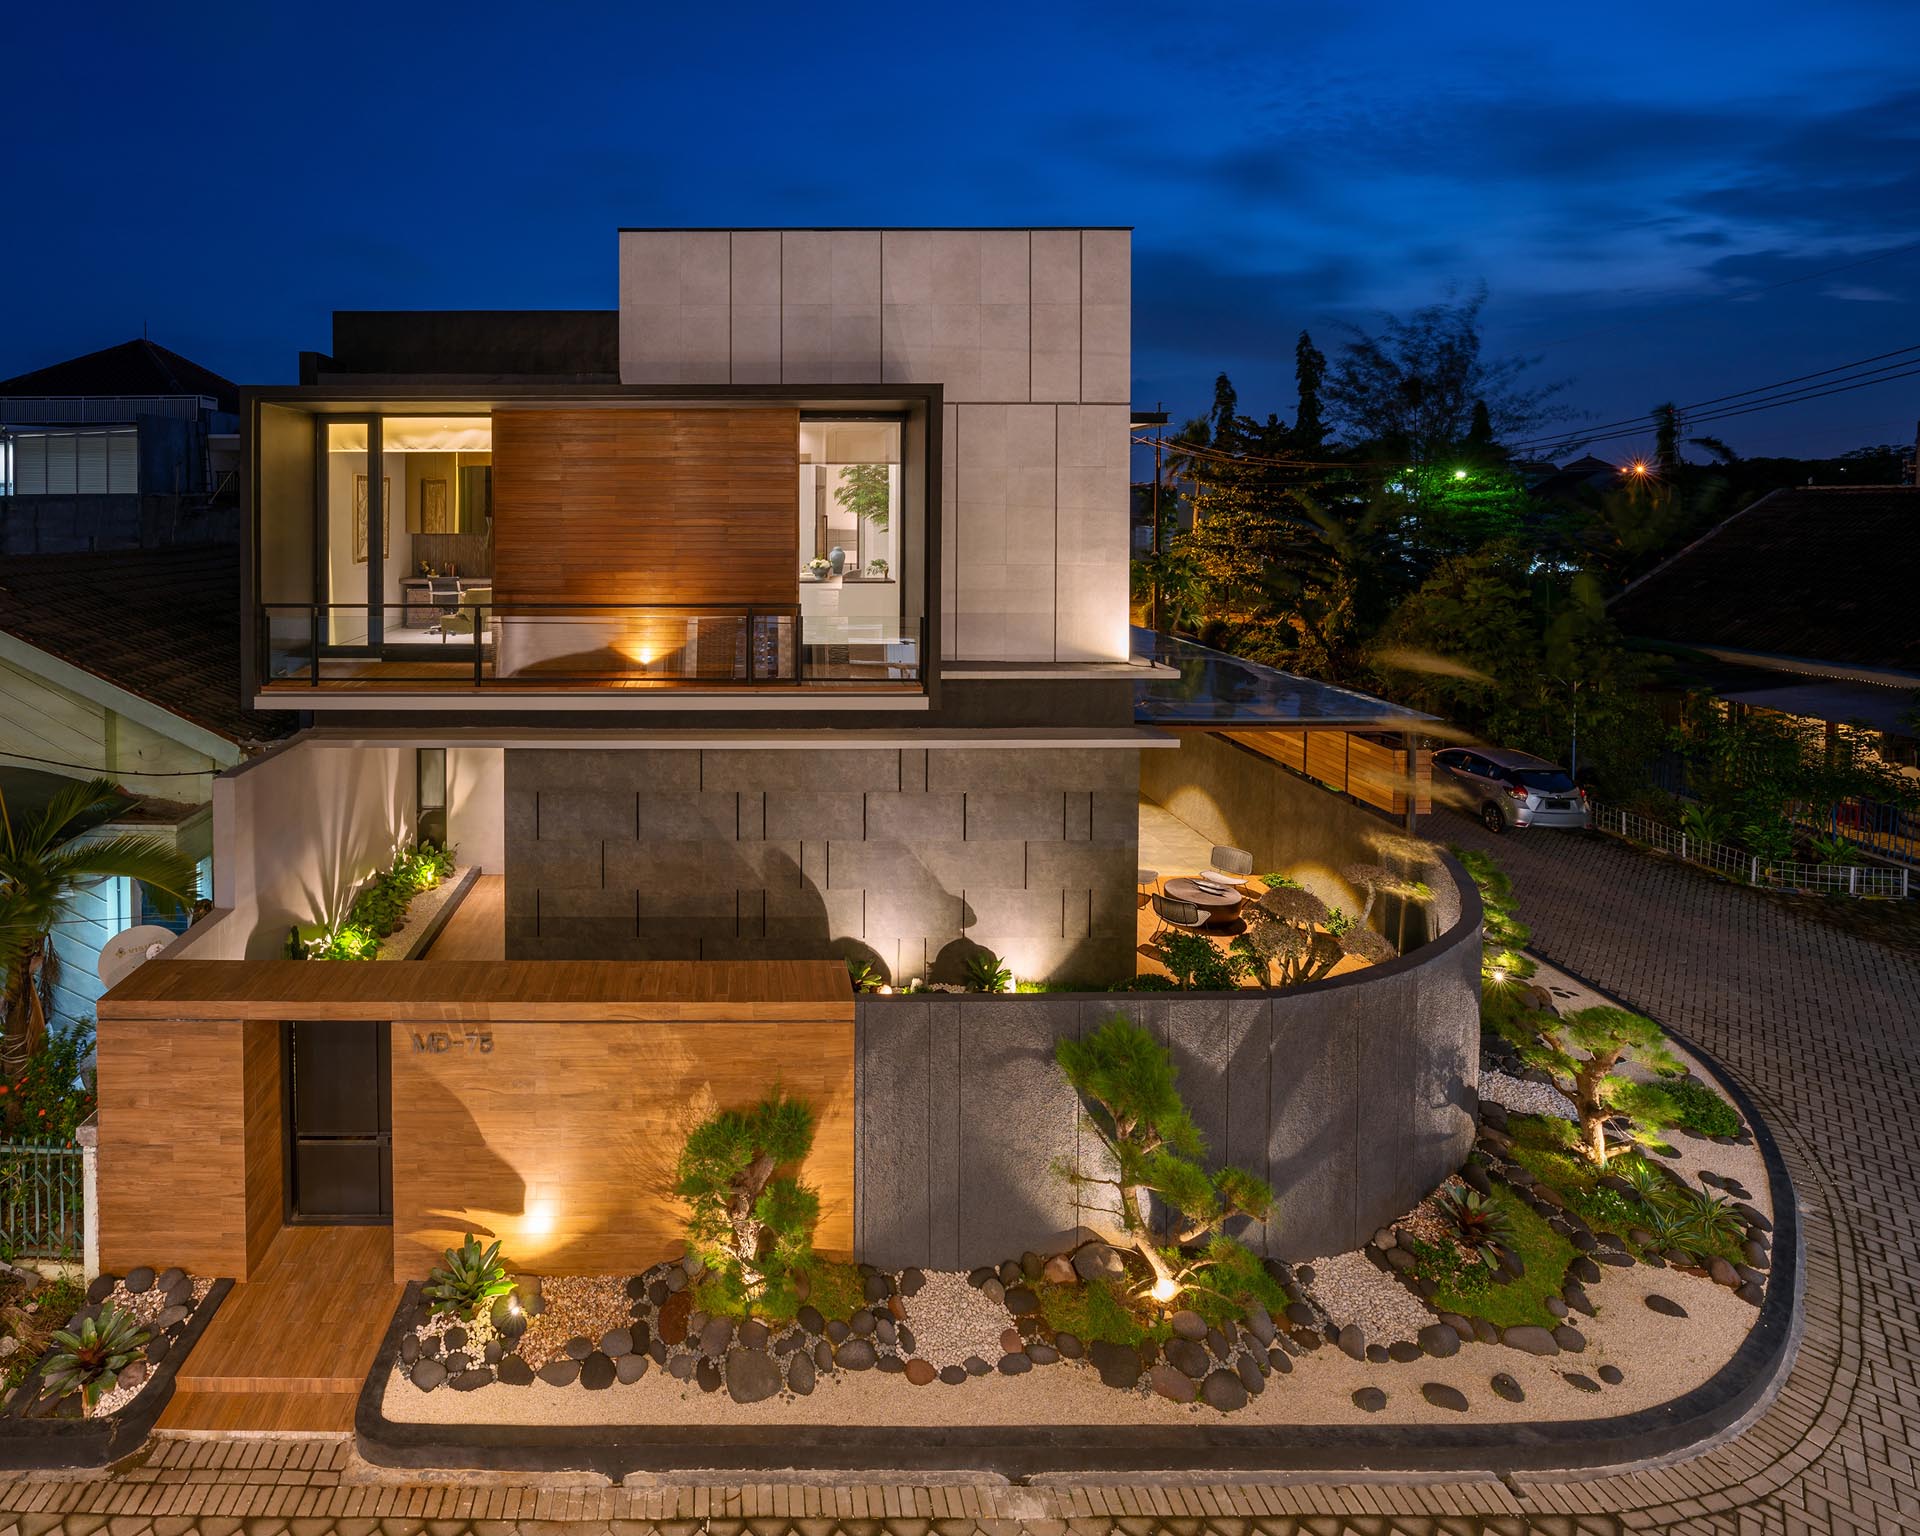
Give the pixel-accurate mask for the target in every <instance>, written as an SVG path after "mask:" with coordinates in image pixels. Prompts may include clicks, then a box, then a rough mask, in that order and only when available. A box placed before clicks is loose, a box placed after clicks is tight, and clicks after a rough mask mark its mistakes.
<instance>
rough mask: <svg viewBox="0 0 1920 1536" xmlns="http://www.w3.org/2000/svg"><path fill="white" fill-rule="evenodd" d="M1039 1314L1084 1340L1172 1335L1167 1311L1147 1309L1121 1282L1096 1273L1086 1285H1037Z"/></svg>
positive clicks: (1125, 1340)
mask: <svg viewBox="0 0 1920 1536" xmlns="http://www.w3.org/2000/svg"><path fill="white" fill-rule="evenodd" d="M1038 1294H1039V1298H1040V1315H1041V1316H1042V1317H1043V1318H1045V1319H1046V1321H1047V1326H1048V1327H1049V1328H1051V1329H1052V1330H1053V1331H1054V1332H1055V1333H1070V1334H1072V1335H1073V1336H1074V1337H1075V1338H1077V1339H1079V1340H1080V1341H1081V1342H1082V1343H1085V1344H1092V1343H1096V1342H1098V1343H1106V1344H1125V1345H1127V1346H1128V1347H1129V1348H1131V1347H1133V1346H1135V1345H1138V1344H1140V1343H1143V1342H1144V1341H1145V1340H1147V1339H1153V1340H1155V1341H1156V1342H1158V1341H1161V1340H1164V1339H1167V1338H1169V1337H1171V1335H1172V1333H1173V1329H1172V1326H1171V1325H1170V1324H1169V1323H1168V1322H1167V1321H1166V1318H1165V1316H1164V1315H1161V1314H1155V1313H1151V1312H1148V1311H1147V1310H1146V1309H1144V1308H1142V1307H1141V1306H1139V1305H1138V1303H1137V1302H1135V1301H1134V1300H1133V1298H1132V1297H1131V1296H1129V1295H1128V1294H1127V1292H1126V1291H1125V1290H1123V1289H1122V1288H1121V1286H1120V1284H1119V1282H1116V1281H1113V1280H1109V1279H1107V1278H1106V1277H1105V1276H1096V1277H1095V1278H1094V1279H1092V1280H1089V1281H1088V1282H1087V1283H1086V1284H1085V1285H1042V1286H1040V1287H1038Z"/></svg>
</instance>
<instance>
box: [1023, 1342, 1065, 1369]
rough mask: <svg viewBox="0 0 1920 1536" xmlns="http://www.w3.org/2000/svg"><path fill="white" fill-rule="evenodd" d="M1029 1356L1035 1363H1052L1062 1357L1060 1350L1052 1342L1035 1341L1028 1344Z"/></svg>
mask: <svg viewBox="0 0 1920 1536" xmlns="http://www.w3.org/2000/svg"><path fill="white" fill-rule="evenodd" d="M1027 1358H1028V1359H1029V1360H1031V1361H1032V1362H1033V1363H1034V1364H1035V1365H1052V1364H1053V1363H1054V1362H1055V1361H1057V1360H1058V1359H1059V1358H1060V1351H1059V1350H1057V1349H1055V1348H1054V1347H1053V1346H1052V1345H1051V1344H1040V1343H1034V1344H1029V1345H1028V1346H1027Z"/></svg>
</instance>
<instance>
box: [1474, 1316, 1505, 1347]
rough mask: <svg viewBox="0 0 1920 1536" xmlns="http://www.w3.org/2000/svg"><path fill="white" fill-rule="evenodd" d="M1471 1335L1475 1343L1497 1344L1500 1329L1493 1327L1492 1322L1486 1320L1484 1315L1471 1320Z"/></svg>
mask: <svg viewBox="0 0 1920 1536" xmlns="http://www.w3.org/2000/svg"><path fill="white" fill-rule="evenodd" d="M1473 1337H1474V1340H1475V1342H1476V1343H1480V1344H1498V1343H1499V1342H1500V1330H1499V1329H1498V1328H1496V1327H1494V1326H1493V1324H1492V1323H1490V1322H1488V1321H1487V1320H1486V1319H1485V1318H1484V1317H1476V1318H1475V1319H1474V1320H1473Z"/></svg>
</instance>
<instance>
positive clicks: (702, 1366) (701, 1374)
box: [693, 1356, 723, 1392]
mask: <svg viewBox="0 0 1920 1536" xmlns="http://www.w3.org/2000/svg"><path fill="white" fill-rule="evenodd" d="M722 1379H723V1378H722V1377H721V1375H720V1366H719V1363H718V1362H717V1361H713V1360H709V1359H706V1358H705V1357H704V1356H703V1357H702V1358H701V1360H700V1363H699V1364H698V1365H696V1366H695V1367H694V1368H693V1384H694V1385H695V1386H697V1387H698V1388H699V1389H700V1390H701V1391H702V1392H718V1391H719V1390H720V1384H721V1381H722Z"/></svg>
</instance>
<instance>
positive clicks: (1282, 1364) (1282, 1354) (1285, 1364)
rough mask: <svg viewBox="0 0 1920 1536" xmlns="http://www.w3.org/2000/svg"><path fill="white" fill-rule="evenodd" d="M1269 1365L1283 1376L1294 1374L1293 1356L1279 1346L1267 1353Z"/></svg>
mask: <svg viewBox="0 0 1920 1536" xmlns="http://www.w3.org/2000/svg"><path fill="white" fill-rule="evenodd" d="M1267 1364H1268V1365H1270V1366H1272V1367H1273V1369H1274V1370H1275V1371H1276V1372H1277V1373H1279V1374H1280V1375H1282V1376H1291V1375H1292V1374H1293V1356H1291V1355H1289V1354H1288V1353H1287V1352H1286V1351H1285V1350H1284V1349H1281V1348H1279V1347H1278V1346H1275V1347H1274V1348H1273V1349H1270V1350H1268V1351H1267Z"/></svg>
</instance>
